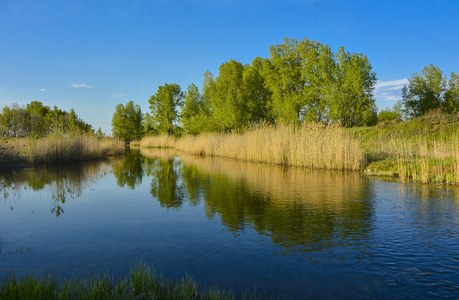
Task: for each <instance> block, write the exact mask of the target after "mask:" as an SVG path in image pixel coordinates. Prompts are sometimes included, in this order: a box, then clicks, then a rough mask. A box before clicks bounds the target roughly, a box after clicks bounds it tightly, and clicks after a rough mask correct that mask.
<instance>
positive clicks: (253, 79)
mask: <svg viewBox="0 0 459 300" xmlns="http://www.w3.org/2000/svg"><path fill="white" fill-rule="evenodd" d="M266 61H267V59H265V58H261V57H256V58H255V59H254V60H253V61H252V65H247V66H245V67H244V70H243V73H242V92H241V95H242V96H243V97H244V101H245V106H246V109H247V120H248V122H250V123H260V122H262V121H270V122H272V121H273V118H272V114H271V110H270V104H271V92H270V91H269V90H268V89H267V88H266V87H265V80H264V77H263V65H264V64H266Z"/></svg>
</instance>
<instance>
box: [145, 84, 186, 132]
mask: <svg viewBox="0 0 459 300" xmlns="http://www.w3.org/2000/svg"><path fill="white" fill-rule="evenodd" d="M183 96H184V95H183V92H182V90H181V88H180V86H179V85H178V84H176V83H174V84H167V83H166V84H164V85H163V86H160V87H159V88H158V91H157V92H156V94H154V95H152V96H151V97H150V100H149V101H148V103H149V104H150V110H151V117H152V118H153V120H154V125H155V128H157V129H158V132H159V133H163V132H167V133H168V134H170V135H173V134H174V131H175V130H174V123H175V122H177V121H178V119H179V112H178V109H179V108H180V107H182V106H183Z"/></svg>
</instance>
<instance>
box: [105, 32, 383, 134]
mask: <svg viewBox="0 0 459 300" xmlns="http://www.w3.org/2000/svg"><path fill="white" fill-rule="evenodd" d="M269 53H270V57H269V58H261V57H257V58H255V59H254V60H253V61H252V63H251V64H247V65H243V64H241V63H240V62H237V61H235V60H230V61H228V62H225V63H223V64H222V65H221V66H220V69H219V74H218V76H217V77H215V78H214V76H213V74H212V73H210V72H206V73H205V74H204V80H203V85H202V91H199V89H198V88H197V87H196V85H194V84H190V85H189V86H188V88H187V90H186V91H185V92H184V91H182V89H181V87H180V86H179V85H177V84H165V85H163V86H160V87H159V88H158V90H157V92H156V93H155V94H154V95H152V96H151V97H150V99H149V104H150V112H149V113H146V114H145V115H144V116H143V118H141V121H140V123H136V124H135V125H134V126H131V123H132V122H129V121H128V120H127V119H126V118H128V116H129V115H131V116H132V115H133V114H129V113H124V117H120V116H123V111H124V112H125V111H126V107H127V106H129V107H130V108H131V110H136V108H135V107H136V106H135V105H134V103H133V102H132V101H131V102H129V103H128V104H127V105H126V107H125V106H123V105H121V104H120V105H118V106H117V108H116V111H115V114H114V116H113V119H112V128H113V133H114V135H115V136H119V137H123V136H127V135H129V134H128V133H126V131H132V130H133V129H132V128H135V130H137V129H138V128H140V132H136V133H134V134H132V132H131V135H134V136H136V135H151V134H158V133H163V132H167V133H169V134H174V135H183V134H185V133H187V134H197V133H200V132H229V131H234V130H243V129H245V128H247V127H249V126H252V125H254V124H259V123H264V122H267V123H276V122H280V121H282V122H289V123H291V122H293V123H302V122H322V123H330V122H334V123H337V122H340V123H341V124H343V125H344V126H355V125H366V124H367V123H368V122H371V119H372V118H373V119H374V116H375V115H376V114H377V109H376V106H375V100H374V98H373V89H374V85H375V83H376V74H375V73H374V72H373V71H372V67H371V64H370V62H369V60H368V58H367V57H366V56H365V55H363V54H357V53H350V52H347V51H345V49H344V47H341V48H340V49H339V50H338V52H336V53H334V52H333V51H332V50H331V48H330V46H328V45H324V44H321V43H320V42H316V41H311V40H309V39H306V38H305V39H303V40H301V41H298V40H296V39H284V42H283V43H282V44H278V45H273V46H270V48H269ZM134 115H135V114H134ZM140 115H142V114H141V113H140ZM133 118H134V117H133ZM135 118H137V117H135ZM137 121H138V118H137ZM126 124H130V127H128V126H126Z"/></svg>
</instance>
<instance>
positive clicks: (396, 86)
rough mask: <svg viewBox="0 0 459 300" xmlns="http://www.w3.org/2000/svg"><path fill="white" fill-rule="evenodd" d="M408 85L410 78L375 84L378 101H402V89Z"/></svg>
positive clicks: (375, 94)
mask: <svg viewBox="0 0 459 300" xmlns="http://www.w3.org/2000/svg"><path fill="white" fill-rule="evenodd" d="M405 85H408V78H404V79H398V80H392V81H378V82H377V83H376V84H375V90H374V96H375V98H376V100H382V101H397V100H401V99H402V88H403V87H404V86H405Z"/></svg>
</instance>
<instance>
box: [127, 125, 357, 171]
mask: <svg viewBox="0 0 459 300" xmlns="http://www.w3.org/2000/svg"><path fill="white" fill-rule="evenodd" d="M131 145H132V146H138V147H171V148H175V149H177V150H179V151H182V152H186V153H191V154H195V155H202V156H216V157H227V158H234V159H239V160H244V161H252V162H262V163H270V164H278V165H284V166H297V167H310V168H317V169H329V170H360V169H361V168H362V167H363V166H364V165H365V156H364V152H363V150H362V149H361V148H360V146H359V143H358V141H357V139H355V138H354V137H353V136H352V134H351V133H349V132H347V131H346V130H345V129H344V128H342V127H339V126H335V125H331V126H325V125H322V124H303V125H301V126H299V127H298V126H294V125H283V124H279V125H268V124H264V125H260V126H257V127H253V128H251V129H249V130H247V131H245V132H244V133H228V134H218V133H203V134H200V135H197V136H192V135H187V136H185V137H182V138H179V139H174V138H172V137H169V136H167V135H160V136H150V137H146V138H143V139H142V140H141V141H139V142H136V143H131Z"/></svg>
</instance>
